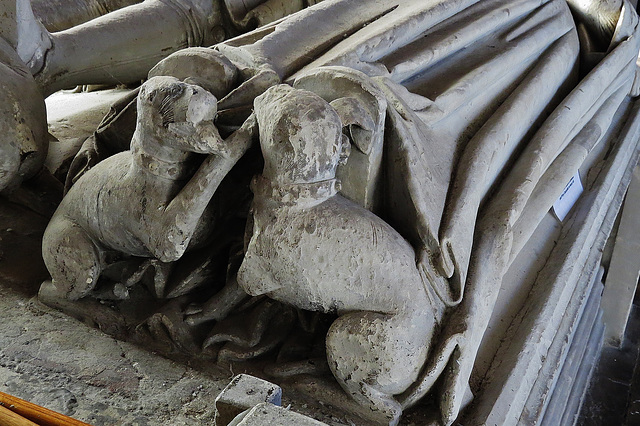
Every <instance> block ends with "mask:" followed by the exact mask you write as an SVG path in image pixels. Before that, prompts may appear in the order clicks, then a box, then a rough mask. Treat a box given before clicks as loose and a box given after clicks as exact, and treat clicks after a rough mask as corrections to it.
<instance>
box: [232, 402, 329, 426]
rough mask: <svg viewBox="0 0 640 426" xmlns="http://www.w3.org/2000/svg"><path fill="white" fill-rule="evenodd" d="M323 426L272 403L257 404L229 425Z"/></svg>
mask: <svg viewBox="0 0 640 426" xmlns="http://www.w3.org/2000/svg"><path fill="white" fill-rule="evenodd" d="M262 425H272V426H290V425H296V426H323V425H326V423H322V422H319V421H317V420H314V419H312V418H310V417H307V416H303V415H302V414H298V413H295V412H293V411H290V410H287V409H285V408H282V407H277V406H275V405H272V404H267V403H262V404H258V405H256V406H255V407H253V408H252V409H250V410H248V411H247V412H246V413H243V414H241V415H239V416H238V417H237V418H235V419H234V420H233V421H232V422H231V423H229V426H262Z"/></svg>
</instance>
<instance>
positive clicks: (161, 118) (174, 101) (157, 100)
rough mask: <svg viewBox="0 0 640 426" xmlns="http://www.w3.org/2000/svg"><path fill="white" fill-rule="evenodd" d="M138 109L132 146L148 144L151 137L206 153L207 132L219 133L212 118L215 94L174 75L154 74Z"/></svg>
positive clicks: (169, 144)
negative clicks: (140, 143)
mask: <svg viewBox="0 0 640 426" xmlns="http://www.w3.org/2000/svg"><path fill="white" fill-rule="evenodd" d="M137 110H138V124H137V127H136V133H137V137H136V136H134V140H133V141H132V148H133V147H134V145H135V144H136V142H142V143H143V144H144V145H145V148H149V146H148V143H145V142H146V141H148V140H149V139H151V140H157V141H159V142H161V145H162V146H163V147H166V148H177V149H180V150H183V151H190V152H197V153H201V154H206V153H209V152H210V149H209V146H208V144H207V136H211V135H216V136H217V135H218V133H217V130H216V129H215V125H214V122H213V120H214V119H215V117H216V114H217V112H218V110H217V99H216V97H215V96H213V95H212V94H211V93H209V92H208V91H206V90H205V89H203V88H201V87H200V86H196V85H193V84H188V83H184V82H182V81H180V80H178V79H176V78H174V77H153V78H151V79H149V80H148V81H147V82H146V83H144V84H143V85H142V88H141V89H140V94H139V95H138V104H137ZM141 133H142V134H141ZM181 148H182V149H181ZM187 148H188V149H187ZM158 149H160V150H161V148H160V147H159V148H158ZM145 151H147V152H149V149H145ZM149 153H150V152H149Z"/></svg>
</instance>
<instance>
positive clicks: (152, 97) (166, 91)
mask: <svg viewBox="0 0 640 426" xmlns="http://www.w3.org/2000/svg"><path fill="white" fill-rule="evenodd" d="M184 91H185V85H184V84H180V83H173V84H170V85H168V86H162V87H158V88H157V89H154V90H152V91H151V92H150V93H149V97H148V99H149V101H150V102H151V103H152V104H153V105H154V106H155V107H156V108H157V110H158V114H159V115H160V119H161V120H162V126H163V127H167V126H168V125H169V123H174V122H175V112H176V111H175V108H174V103H175V102H176V101H177V100H178V99H179V98H180V97H181V96H182V94H183V93H184Z"/></svg>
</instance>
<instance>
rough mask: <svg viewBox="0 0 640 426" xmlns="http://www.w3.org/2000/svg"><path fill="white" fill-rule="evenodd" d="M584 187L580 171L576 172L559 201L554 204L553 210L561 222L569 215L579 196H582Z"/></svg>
mask: <svg viewBox="0 0 640 426" xmlns="http://www.w3.org/2000/svg"><path fill="white" fill-rule="evenodd" d="M582 189H583V188H582V182H581V181H580V172H576V174H575V175H573V177H572V178H571V180H570V181H569V183H568V184H567V186H565V187H564V190H563V191H562V195H560V198H558V201H556V202H555V203H554V204H553V212H554V213H555V215H556V217H557V218H558V219H560V221H561V222H562V221H563V220H564V218H565V217H567V215H568V214H569V212H570V211H571V208H572V207H573V205H574V204H575V203H576V201H578V198H580V194H582Z"/></svg>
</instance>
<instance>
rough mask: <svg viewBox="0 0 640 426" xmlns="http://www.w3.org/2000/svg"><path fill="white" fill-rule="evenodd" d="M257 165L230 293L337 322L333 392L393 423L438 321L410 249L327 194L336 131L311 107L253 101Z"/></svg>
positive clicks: (323, 110)
mask: <svg viewBox="0 0 640 426" xmlns="http://www.w3.org/2000/svg"><path fill="white" fill-rule="evenodd" d="M254 107H255V113H256V117H257V120H258V127H259V130H260V145H261V148H262V153H263V156H264V160H265V166H264V171H263V174H262V176H260V177H258V178H256V180H255V181H254V187H253V191H254V201H253V229H252V236H251V239H250V241H249V243H248V247H247V250H246V255H245V258H244V261H243V263H242V265H241V267H240V270H239V272H238V283H239V285H240V286H241V287H242V288H243V289H244V290H245V291H247V292H248V293H249V294H251V295H259V294H267V295H268V296H269V297H271V298H273V299H276V300H279V301H281V302H285V303H289V304H291V305H294V306H297V307H299V308H303V309H308V310H314V311H323V312H336V313H337V314H338V315H339V316H340V317H339V318H338V319H337V320H336V321H335V322H334V323H333V325H332V326H331V328H330V330H329V332H328V335H327V339H326V346H327V357H328V360H329V365H330V367H331V369H332V371H333V374H334V376H335V377H336V379H337V380H338V382H339V383H340V384H341V386H342V387H343V388H344V389H345V390H346V391H347V392H348V393H349V394H351V395H352V396H353V398H354V399H355V400H356V401H358V402H359V403H360V404H362V405H365V406H368V407H370V408H371V410H373V411H379V412H381V413H382V414H383V416H384V418H385V419H386V420H385V422H386V421H388V423H389V424H397V422H398V420H399V418H400V415H401V413H402V408H401V406H400V404H399V403H398V402H397V401H396V400H395V399H394V397H393V396H394V395H397V394H400V393H402V392H403V391H405V390H406V389H407V388H408V387H409V386H410V385H411V384H412V383H413V382H414V381H415V380H416V379H417V378H418V374H419V372H420V369H421V367H422V366H423V364H424V362H425V360H426V357H427V352H428V350H429V346H430V342H431V339H432V336H433V333H434V329H435V327H436V324H437V322H438V319H437V318H436V316H438V314H437V313H436V312H439V310H437V309H436V307H435V303H434V302H433V301H432V300H431V299H430V297H429V295H428V293H427V292H426V291H425V288H424V286H423V282H422V280H421V278H420V275H419V273H418V270H417V268H416V265H415V253H414V250H413V248H412V247H411V246H410V245H409V243H408V242H407V241H406V240H405V239H403V238H402V236H401V235H400V234H398V232H396V231H395V230H394V229H393V228H392V227H391V226H390V225H388V224H387V223H386V222H384V221H383V220H382V219H380V218H379V217H378V216H376V215H374V214H373V213H371V212H369V211H368V210H365V209H364V208H362V207H360V206H358V205H356V204H355V203H353V202H351V201H349V200H347V199H345V198H343V197H342V196H341V195H339V194H338V191H339V183H338V182H337V181H336V179H335V173H336V167H337V165H338V162H339V160H340V156H341V150H342V149H341V144H342V124H341V122H340V117H339V116H338V114H337V113H336V111H335V110H334V109H333V108H332V107H331V106H330V105H329V104H328V103H327V102H325V101H324V100H323V99H322V98H320V97H319V96H317V95H315V94H313V93H311V92H307V91H303V90H297V89H292V88H290V87H289V86H286V85H279V86H274V87H272V88H270V89H269V90H267V91H266V92H265V93H264V94H263V95H261V96H259V97H258V98H256V100H255V103H254Z"/></svg>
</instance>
